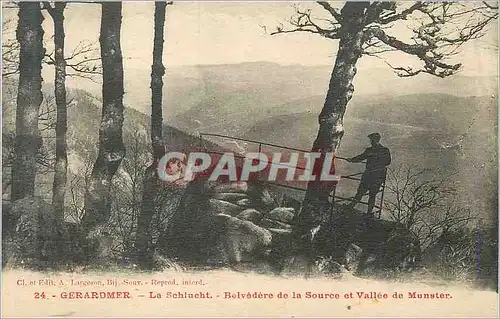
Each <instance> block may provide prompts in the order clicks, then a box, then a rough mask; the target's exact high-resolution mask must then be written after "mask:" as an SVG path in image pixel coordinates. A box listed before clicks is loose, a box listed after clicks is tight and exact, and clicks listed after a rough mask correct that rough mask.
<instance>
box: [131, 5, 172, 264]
mask: <svg viewBox="0 0 500 319" xmlns="http://www.w3.org/2000/svg"><path fill="white" fill-rule="evenodd" d="M168 4H169V3H168V2H165V1H160V2H155V17H154V40H153V41H154V43H153V64H152V66H151V147H152V149H153V162H152V164H151V165H150V166H149V167H147V168H146V171H145V178H144V185H143V195H142V206H141V213H140V215H139V218H138V221H137V236H136V242H135V248H136V250H137V259H138V262H139V263H140V264H141V265H143V266H145V267H147V266H148V264H149V261H150V259H151V258H150V257H151V256H148V253H150V251H149V250H148V243H149V241H150V239H151V234H150V229H149V228H150V224H151V220H152V218H153V215H154V212H155V205H154V199H155V197H156V192H157V183H156V181H157V179H156V166H157V164H158V161H159V159H160V157H161V156H162V155H163V152H164V150H163V145H162V125H163V111H162V97H163V75H165V67H164V66H163V42H164V30H165V14H166V9H167V5H168Z"/></svg>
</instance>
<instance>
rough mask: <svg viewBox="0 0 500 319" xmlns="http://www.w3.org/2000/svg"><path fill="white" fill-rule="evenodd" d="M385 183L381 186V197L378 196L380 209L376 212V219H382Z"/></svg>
mask: <svg viewBox="0 0 500 319" xmlns="http://www.w3.org/2000/svg"><path fill="white" fill-rule="evenodd" d="M384 193H385V181H384V183H383V184H382V195H380V209H379V210H378V218H379V219H380V218H381V217H382V208H383V207H384Z"/></svg>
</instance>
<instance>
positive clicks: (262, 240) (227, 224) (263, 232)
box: [214, 214, 272, 265]
mask: <svg viewBox="0 0 500 319" xmlns="http://www.w3.org/2000/svg"><path fill="white" fill-rule="evenodd" d="M214 219H215V220H216V221H217V222H218V224H219V225H220V226H221V231H222V232H221V236H220V240H221V242H222V243H223V246H224V247H225V249H226V254H227V257H228V260H229V263H230V264H233V265H234V264H238V263H240V262H242V261H253V260H258V259H261V258H262V256H266V255H268V254H269V251H270V246H271V242H272V235H271V232H270V231H268V230H267V229H264V228H262V227H259V226H257V225H255V224H254V223H252V222H250V221H246V220H241V219H238V218H235V217H232V216H229V215H225V214H218V215H216V216H214Z"/></svg>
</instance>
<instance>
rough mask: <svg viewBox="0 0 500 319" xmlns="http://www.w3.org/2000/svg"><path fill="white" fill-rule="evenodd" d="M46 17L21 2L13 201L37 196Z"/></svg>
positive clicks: (36, 7) (37, 8) (32, 4)
mask: <svg viewBox="0 0 500 319" xmlns="http://www.w3.org/2000/svg"><path fill="white" fill-rule="evenodd" d="M42 21H43V16H42V13H41V8H40V3H38V2H20V3H19V22H18V27H17V34H16V35H17V40H18V42H19V45H20V52H19V70H20V72H19V87H18V92H17V110H16V141H15V148H14V153H15V157H14V158H15V160H14V163H13V165H12V195H11V200H12V201H15V200H17V199H20V198H23V197H26V196H33V195H34V193H35V176H36V156H37V152H38V149H39V147H40V146H41V137H40V132H39V131H38V111H39V108H40V104H41V103H42V99H43V97H42V75H41V70H42V59H43V56H44V53H45V52H44V48H43V43H42V40H43V33H44V32H43V29H42Z"/></svg>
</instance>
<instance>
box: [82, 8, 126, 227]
mask: <svg viewBox="0 0 500 319" xmlns="http://www.w3.org/2000/svg"><path fill="white" fill-rule="evenodd" d="M101 8H102V15H101V30H100V37H99V42H100V46H101V60H102V70H103V84H102V100H103V105H102V115H101V124H100V127H99V151H98V155H97V159H96V161H95V163H94V167H93V169H92V174H91V177H90V180H89V183H88V185H87V190H86V194H85V213H84V216H83V218H82V228H83V234H88V233H89V232H90V231H92V230H94V229H96V228H97V227H99V226H102V225H104V224H105V223H106V222H107V221H108V220H109V217H110V214H111V201H110V198H111V196H110V186H111V180H112V178H113V176H114V174H115V173H116V171H117V170H118V167H119V166H120V163H121V161H122V159H123V158H124V157H125V146H124V144H123V135H122V126H123V110H124V106H123V94H124V88H123V57H122V51H121V44H120V31H121V23H122V15H121V13H122V3H121V2H103V3H102V4H101Z"/></svg>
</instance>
